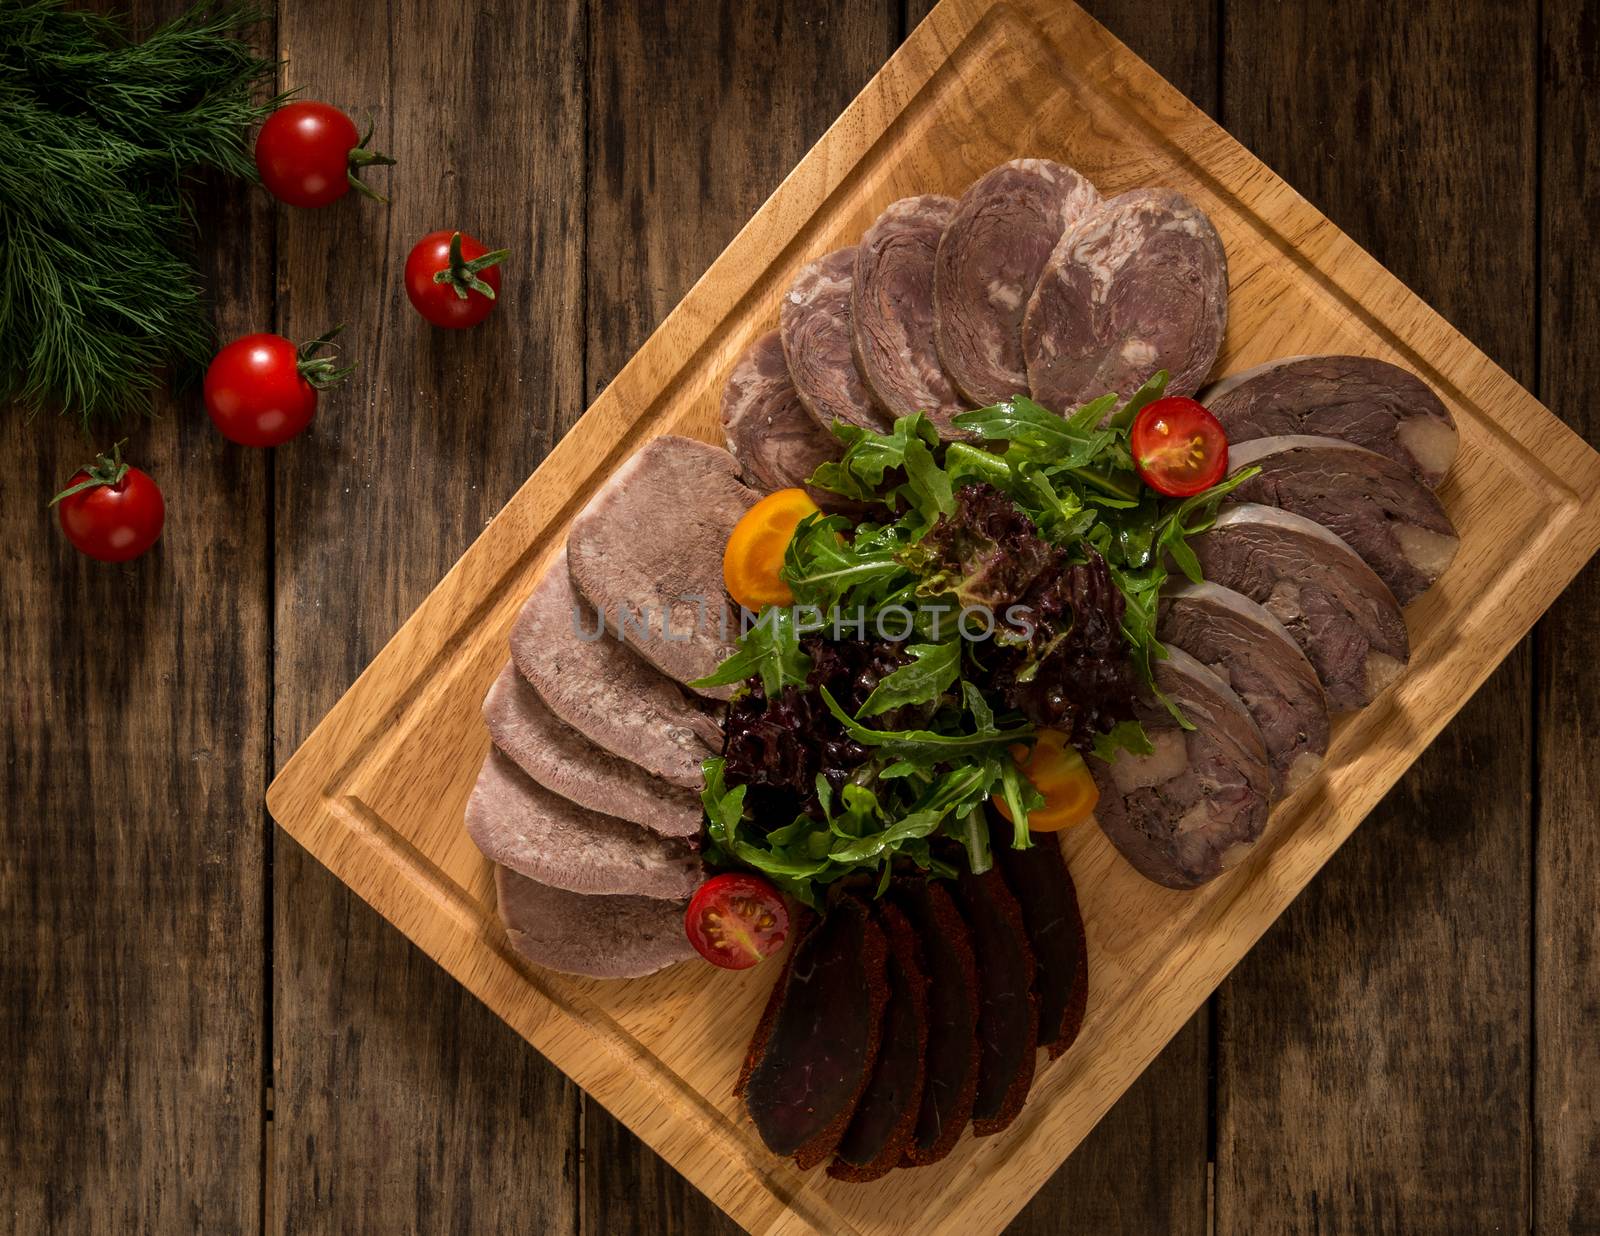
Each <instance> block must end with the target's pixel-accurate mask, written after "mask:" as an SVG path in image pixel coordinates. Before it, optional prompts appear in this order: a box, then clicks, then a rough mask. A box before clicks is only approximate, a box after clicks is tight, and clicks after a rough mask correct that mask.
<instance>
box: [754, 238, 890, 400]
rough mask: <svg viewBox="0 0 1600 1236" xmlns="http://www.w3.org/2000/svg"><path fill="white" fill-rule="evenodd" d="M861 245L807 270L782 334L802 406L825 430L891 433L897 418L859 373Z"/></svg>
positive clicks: (790, 298) (785, 305)
mask: <svg viewBox="0 0 1600 1236" xmlns="http://www.w3.org/2000/svg"><path fill="white" fill-rule="evenodd" d="M855 268H856V250H855V246H853V245H852V246H851V247H850V248H848V249H838V250H835V251H834V252H833V253H829V254H826V255H825V256H823V257H820V258H818V259H817V260H816V261H814V262H811V263H810V264H808V265H807V266H805V267H804V268H803V269H802V270H801V271H800V273H799V274H798V275H796V276H795V281H794V283H793V285H792V286H791V287H790V288H789V291H788V292H787V293H786V294H785V295H784V298H783V302H782V304H780V305H779V307H778V332H779V334H780V335H781V336H782V339H783V354H784V356H785V357H787V358H788V361H789V376H790V378H792V379H793V380H794V388H795V391H796V392H797V393H798V394H799V396H800V402H801V403H802V404H803V405H804V406H805V409H806V411H807V412H809V413H811V416H812V419H813V420H815V421H816V423H817V424H818V425H819V426H821V427H822V428H823V429H824V430H826V429H829V428H831V427H832V425H833V422H834V421H843V422H844V423H845V424H847V425H859V426H861V427H862V428H863V429H887V428H889V427H890V424H891V418H890V417H888V416H886V415H885V414H884V413H883V411H882V410H881V409H880V408H878V407H877V405H875V404H874V403H873V401H872V392H871V391H870V390H869V389H868V388H867V384H866V381H865V379H863V378H862V376H861V371H860V370H859V369H857V368H856V358H855V350H854V349H855V342H854V335H853V331H852V329H851V325H850V294H851V288H852V286H853V284H854V282H855Z"/></svg>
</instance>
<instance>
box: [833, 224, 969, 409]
mask: <svg viewBox="0 0 1600 1236" xmlns="http://www.w3.org/2000/svg"><path fill="white" fill-rule="evenodd" d="M955 208H956V203H955V199H954V198H948V197H938V196H935V195H933V194H924V195H923V196H921V197H903V198H901V199H900V200H899V201H898V202H893V203H891V204H890V206H889V208H888V209H887V210H885V211H884V212H883V213H882V214H881V215H879V216H878V219H877V222H875V223H874V224H873V225H872V226H871V227H870V228H868V229H867V234H866V235H865V236H863V237H862V238H861V245H860V247H859V248H858V249H857V250H856V269H855V284H854V287H853V289H852V291H851V294H850V308H851V328H852V330H853V332H854V340H855V357H856V367H857V368H858V369H860V371H861V376H862V377H863V378H865V379H866V382H867V386H868V387H869V388H870V389H871V391H872V394H873V397H874V398H876V399H877V401H878V405H879V406H880V407H882V408H883V409H884V410H885V411H887V412H888V413H889V415H890V416H909V415H910V414H911V413H913V412H926V413H927V414H928V416H929V419H931V420H932V421H933V423H934V424H935V425H937V426H938V428H939V433H940V434H941V435H942V436H944V437H952V436H954V435H955V431H954V430H953V429H952V428H951V425H950V418H951V417H952V416H954V415H955V414H956V413H958V412H960V411H962V410H963V409H964V408H965V407H966V405H965V404H964V403H963V402H962V400H961V392H960V391H958V390H956V387H955V383H954V382H952V381H951V380H950V378H949V375H947V374H946V373H945V371H944V367H943V366H942V365H941V364H940V363H939V349H938V346H937V344H936V343H935V342H934V335H933V262H934V255H935V254H936V253H937V252H938V251H939V237H940V236H942V235H943V234H944V228H945V224H947V223H948V222H949V221H950V216H951V214H952V213H953V212H954V210H955Z"/></svg>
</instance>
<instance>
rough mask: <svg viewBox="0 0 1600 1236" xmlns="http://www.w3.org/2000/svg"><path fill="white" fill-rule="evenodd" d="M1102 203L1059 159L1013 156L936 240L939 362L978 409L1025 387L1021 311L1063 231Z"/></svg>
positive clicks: (964, 202) (976, 189)
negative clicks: (1056, 161)
mask: <svg viewBox="0 0 1600 1236" xmlns="http://www.w3.org/2000/svg"><path fill="white" fill-rule="evenodd" d="M1099 200H1100V194H1099V193H1098V192H1097V191H1096V189H1095V187H1094V186H1093V185H1092V184H1090V183H1089V182H1088V181H1087V180H1085V179H1084V178H1083V177H1082V176H1080V175H1078V173H1077V172H1075V171H1074V170H1073V169H1072V168H1070V167H1067V166H1066V165H1065V164H1063V163H1052V162H1051V161H1050V160H1048V159H1013V160H1012V161H1011V162H1009V163H1002V164H1001V165H1000V166H999V167H997V168H993V169H992V170H990V171H988V172H986V173H984V174H983V175H982V176H980V177H978V179H977V180H975V181H973V182H972V184H971V185H970V186H968V188H967V191H966V192H965V193H963V194H962V195H961V200H960V201H959V202H958V203H956V211H955V214H954V215H952V216H951V218H950V223H949V226H947V227H946V228H945V230H944V235H943V236H942V237H941V238H940V240H939V254H938V259H937V262H936V264H935V266H934V277H933V298H934V299H933V304H934V330H935V337H936V338H937V339H938V343H939V359H940V361H941V362H943V364H944V370H945V372H946V373H948V374H949V375H950V377H951V378H952V379H954V381H955V384H956V386H957V387H958V388H959V389H960V390H961V393H962V394H963V395H965V396H966V397H967V398H968V399H969V400H971V401H972V404H973V406H974V407H980V408H981V407H985V406H987V405H988V404H991V403H997V402H999V401H1000V400H1002V399H1006V398H1009V397H1010V396H1012V395H1025V394H1027V393H1028V369H1027V363H1026V361H1025V359H1024V357H1023V354H1022V316H1023V314H1024V313H1025V312H1026V311H1027V308H1028V298H1029V297H1030V296H1032V295H1033V289H1034V285H1035V284H1037V283H1038V282H1039V272H1040V271H1041V270H1043V269H1044V264H1045V261H1046V259H1048V258H1049V256H1050V251H1051V250H1052V249H1053V248H1055V244H1056V241H1058V240H1059V239H1060V238H1061V234H1062V233H1063V232H1064V231H1066V230H1067V229H1068V228H1069V227H1071V226H1072V225H1073V224H1074V223H1076V222H1077V221H1078V219H1079V218H1080V217H1081V216H1082V215H1083V214H1084V213H1085V212H1086V211H1087V210H1089V209H1090V208H1091V207H1092V206H1094V205H1095V204H1096V203H1097V202H1099Z"/></svg>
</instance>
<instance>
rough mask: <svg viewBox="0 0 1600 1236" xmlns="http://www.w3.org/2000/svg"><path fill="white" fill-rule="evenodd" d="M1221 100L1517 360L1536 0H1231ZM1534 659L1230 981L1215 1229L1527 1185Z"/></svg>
mask: <svg viewBox="0 0 1600 1236" xmlns="http://www.w3.org/2000/svg"><path fill="white" fill-rule="evenodd" d="M1226 20H1227V24H1226V29H1225V31H1224V47H1225V55H1224V68H1223V80H1222V92H1223V121H1224V123H1225V124H1227V126H1228V127H1229V129H1230V130H1231V131H1232V132H1233V133H1234V134H1235V135H1237V136H1238V137H1239V139H1240V140H1241V141H1242V142H1243V143H1244V144H1245V145H1246V146H1248V147H1249V148H1250V149H1251V150H1253V151H1254V152H1255V153H1256V154H1257V155H1259V156H1260V157H1261V158H1262V159H1263V160H1264V161H1265V162H1266V163H1267V164H1268V165H1270V166H1271V167H1273V168H1274V169H1276V170H1277V171H1278V172H1279V173H1280V174H1282V175H1283V176H1284V177H1285V178H1286V179H1287V180H1288V181H1289V182H1290V183H1291V184H1293V185H1295V186H1296V187H1297V188H1298V189H1300V190H1301V192H1303V193H1305V194H1306V195H1307V196H1308V197H1309V198H1310V199H1311V200H1312V201H1313V202H1314V203H1315V204H1317V205H1318V206H1320V207H1321V208H1322V209H1323V210H1325V211H1326V212H1327V213H1328V214H1329V215H1330V216H1331V217H1332V218H1333V220H1334V222H1335V223H1337V224H1338V225H1339V226H1340V227H1342V228H1344V229H1345V230H1346V231H1348V232H1349V233H1350V235H1351V236H1352V237H1353V238H1354V239H1355V240H1356V241H1357V242H1358V243H1360V244H1363V245H1364V246H1366V247H1367V248H1368V249H1369V250H1371V251H1372V252H1373V253H1374V255H1375V256H1377V257H1378V259H1379V260H1380V261H1382V262H1384V263H1385V264H1386V265H1387V266H1389V268H1390V269H1392V270H1393V271H1395V273H1396V274H1398V275H1399V276H1400V278H1402V279H1403V280H1405V281H1406V282H1407V283H1409V284H1410V285H1411V286H1412V287H1414V288H1415V289H1416V290H1417V291H1418V292H1419V293H1420V294H1421V295H1422V296H1423V297H1425V298H1426V299H1428V300H1429V301H1430V302H1431V303H1432V304H1433V305H1435V306H1436V307H1437V308H1438V309H1439V310H1440V311H1441V312H1442V313H1443V314H1444V315H1445V316H1446V317H1447V318H1449V319H1451V320H1452V321H1454V322H1456V323H1458V324H1459V325H1460V326H1461V327H1462V329H1463V330H1464V331H1465V332H1466V333H1467V334H1468V335H1469V336H1470V337H1471V338H1473V339H1474V340H1475V341H1476V342H1478V343H1479V344H1480V345H1481V346H1483V347H1484V348H1485V349H1486V350H1487V351H1488V352H1489V353H1490V355H1491V356H1493V357H1495V358H1496V359H1497V360H1498V361H1500V363H1501V364H1503V365H1504V366H1506V368H1507V369H1509V370H1510V372H1511V373H1512V374H1513V376H1515V377H1517V378H1519V379H1520V380H1522V381H1524V382H1527V381H1529V380H1531V378H1532V376H1533V363H1534V331H1533V322H1532V319H1531V317H1530V314H1529V306H1530V305H1531V303H1532V298H1533V286H1534V277H1535V275H1534V267H1533V255H1534V176H1535V166H1534V153H1535V148H1536V147H1535V140H1534V125H1535V118H1534V104H1533V93H1532V90H1533V86H1532V84H1533V79H1534V54H1535V39H1536V34H1535V6H1534V5H1533V4H1531V3H1525V4H1515V5H1511V4H1508V5H1465V6H1464V5H1457V4H1449V3H1443V2H1438V3H1432V2H1430V3H1423V4H1418V5H1415V6H1412V7H1411V8H1410V9H1408V10H1407V14H1406V18H1405V20H1404V21H1397V20H1395V19H1394V15H1393V10H1392V8H1391V6H1388V5H1385V4H1382V3H1377V2H1372V3H1354V4H1348V5H1333V6H1320V5H1319V6H1301V5H1280V4H1273V3H1266V2H1264V0H1238V2H1230V3H1229V4H1228V5H1227V6H1226ZM1529 667H1530V661H1529V656H1528V653H1527V647H1526V645H1524V646H1523V648H1522V649H1521V650H1519V651H1518V652H1516V653H1514V654H1513V655H1512V656H1511V657H1510V658H1509V660H1508V661H1507V663H1506V664H1505V665H1504V666H1503V667H1502V668H1501V669H1500V671H1499V672H1498V673H1496V674H1495V675H1494V676H1493V677H1492V678H1491V679H1490V681H1489V683H1488V684H1487V685H1486V686H1484V687H1483V689H1482V690H1481V691H1480V692H1479V693H1478V695H1477V697H1476V698H1475V699H1474V700H1473V701H1472V703H1471V704H1469V705H1468V707H1467V708H1466V709H1465V710H1464V711H1463V712H1462V713H1461V715H1460V716H1459V717H1458V718H1457V719H1456V721H1455V722H1454V723H1453V724H1452V726H1451V727H1450V728H1449V729H1448V730H1447V731H1446V732H1445V734H1444V735H1443V736H1442V737H1441V738H1440V739H1439V741H1438V742H1436V743H1435V744H1434V746H1433V747H1432V748H1431V750H1430V751H1429V752H1428V753H1427V754H1426V755H1425V756H1424V757H1423V759H1422V760H1420V761H1419V762H1418V764H1417V766H1416V767H1415V768H1414V769H1413V770H1412V772H1411V773H1410V774H1409V775H1408V776H1407V778H1406V779H1405V781H1404V782H1402V784H1401V785H1400V786H1399V787H1398V788H1397V789H1396V790H1395V791H1394V792H1393V793H1392V794H1391V795H1390V796H1389V797H1388V799H1387V800H1385V802H1384V804H1383V805H1382V806H1381V807H1380V808H1379V810H1377V811H1376V812H1374V814H1373V815H1372V817H1371V818H1370V819H1369V820H1368V821H1367V822H1366V824H1365V825H1363V827H1362V828H1361V829H1360V831H1359V832H1357V833H1356V834H1355V836H1354V838H1353V839H1352V840H1351V841H1350V842H1348V843H1347V844H1346V845H1345V847H1344V850H1343V851H1342V852H1341V853H1340V854H1339V855H1337V856H1336V857H1335V858H1334V860H1333V861H1332V862H1330V863H1329V864H1328V867H1327V868H1326V870H1324V871H1323V873H1322V874H1321V875H1320V876H1319V877H1318V879H1317V880H1316V881H1315V882H1314V883H1313V884H1312V886H1311V887H1310V888H1309V889H1308V890H1307V891H1306V892H1305V893H1304V894H1303V895H1302V896H1301V898H1300V900H1299V901H1298V902H1297V903H1296V904H1295V905H1294V906H1293V907H1292V908H1291V909H1290V910H1289V912H1288V913H1286V914H1285V915H1284V916H1283V918H1282V919H1281V920H1280V922H1279V923H1278V924H1277V926H1276V927H1275V928H1274V929H1273V930H1272V931H1271V932H1270V933H1269V934H1268V936H1267V938H1266V939H1265V940H1264V941H1263V942H1262V943H1261V945H1260V946H1259V947H1257V949H1256V950H1255V951H1254V952H1253V953H1252V954H1250V956H1249V957H1247V958H1246V960H1245V961H1244V962H1243V963H1242V964H1241V965H1240V966H1239V968H1238V970H1237V971H1236V972H1235V974H1234V976H1233V978H1232V979H1231V980H1230V981H1229V982H1228V984H1227V985H1226V986H1225V987H1224V988H1223V989H1222V991H1221V993H1220V996H1219V1000H1220V1014H1219V1041H1218V1091H1219V1093H1218V1113H1217V1119H1218V1146H1217V1167H1216V1172H1217V1195H1216V1220H1217V1222H1216V1230H1217V1231H1218V1232H1219V1233H1220V1232H1260V1231H1312V1230H1321V1231H1357V1230H1359V1231H1374V1232H1375V1231H1394V1230H1418V1229H1425V1230H1430V1231H1505V1230H1511V1229H1513V1228H1515V1227H1520V1226H1523V1225H1525V1224H1526V1221H1527V1214H1528V1203H1529V1179H1528V1158H1529V1153H1528V1152H1529V1112H1528V1102H1527V1097H1528V1090H1529V1067H1530V1065H1529V1040H1528V1034H1529V1018H1528V1014H1527V1011H1526V1003H1527V991H1528V985H1529V978H1530V976H1529V972H1528V955H1529V941H1528V934H1527V932H1528V928H1527V924H1528V921H1529V913H1530V905H1529V875H1530V868H1529V864H1530V843H1529V837H1530V827H1531V822H1530V810H1529V763H1528V752H1529V749H1530V743H1531V738H1532V735H1531V729H1530V686H1529Z"/></svg>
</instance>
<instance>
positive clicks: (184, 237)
mask: <svg viewBox="0 0 1600 1236" xmlns="http://www.w3.org/2000/svg"><path fill="white" fill-rule="evenodd" d="M257 20H258V16H257V15H256V13H254V12H253V11H251V10H249V9H244V8H240V7H237V6H234V5H225V6H220V7H219V6H213V5H203V6H201V7H199V8H196V9H193V10H190V11H189V12H188V13H186V14H185V15H183V16H180V17H178V18H176V19H174V20H172V21H170V22H168V23H166V24H165V25H162V26H160V27H158V28H157V29H155V30H153V31H151V32H150V33H149V35H148V36H146V37H145V38H143V39H137V40H136V39H134V38H133V37H131V35H130V34H129V32H128V30H127V29H126V27H125V26H124V25H123V24H122V23H121V22H120V21H119V20H117V19H115V18H111V17H107V16H104V15H101V14H97V13H91V12H86V11H83V10H81V9H76V8H68V7H67V6H66V4H65V3H64V0H5V2H4V3H0V402H14V403H17V404H19V405H20V406H21V407H23V408H25V409H27V410H28V411H29V412H30V413H31V412H37V411H39V410H40V409H44V408H50V409H54V410H57V411H60V412H63V413H67V414H70V415H73V416H76V417H78V418H79V419H80V420H81V421H82V422H83V424H84V426H85V428H90V427H93V426H94V425H96V424H98V423H105V422H115V421H117V420H119V419H121V418H122V417H123V416H124V415H126V414H128V413H130V412H148V411H149V408H150V397H151V393H152V390H153V388H154V385H155V382H156V374H157V371H159V370H161V369H163V368H170V369H172V370H173V371H174V372H175V373H176V374H177V375H178V376H179V377H180V378H187V377H192V376H193V375H194V374H195V373H197V372H199V369H200V367H201V366H202V365H203V364H204V363H205V362H206V360H207V359H209V355H210V352H211V349H212V345H213V337H212V327H211V321H210V315H209V314H208V312H207V309H206V305H205V301H204V299H203V297H202V295H201V287H200V277H199V274H198V272H197V271H196V269H195V265H194V258H193V241H194V232H195V226H194V218H193V211H192V202H191V198H190V193H191V191H192V189H193V187H194V184H195V181H196V178H197V176H198V175H199V174H201V173H204V172H208V171H218V172H222V173H224V174H227V175H231V176H237V177H241V178H245V179H248V180H254V178H255V167H254V164H253V161H252V159H251V154H250V148H249V142H248V136H249V132H250V129H251V127H252V126H253V125H255V124H256V123H258V122H259V121H260V120H261V119H262V118H263V117H264V116H265V115H266V113H267V112H268V111H270V110H271V108H272V106H273V103H274V102H275V101H274V100H270V99H267V98H265V97H264V95H265V94H266V91H265V90H264V89H263V85H264V83H267V82H269V81H270V78H271V75H272V72H273V69H274V65H273V62H272V61H271V60H269V59H266V58H264V57H262V56H260V55H259V54H257V52H256V51H255V49H254V48H252V47H251V46H250V45H249V44H248V43H247V42H245V41H244V39H243V38H242V37H241V35H242V32H243V31H244V30H245V29H246V28H247V27H249V26H250V25H251V24H253V23H254V22H255V21H257Z"/></svg>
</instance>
